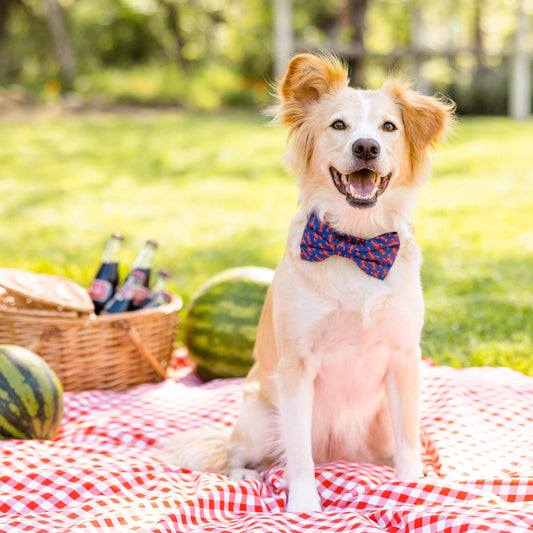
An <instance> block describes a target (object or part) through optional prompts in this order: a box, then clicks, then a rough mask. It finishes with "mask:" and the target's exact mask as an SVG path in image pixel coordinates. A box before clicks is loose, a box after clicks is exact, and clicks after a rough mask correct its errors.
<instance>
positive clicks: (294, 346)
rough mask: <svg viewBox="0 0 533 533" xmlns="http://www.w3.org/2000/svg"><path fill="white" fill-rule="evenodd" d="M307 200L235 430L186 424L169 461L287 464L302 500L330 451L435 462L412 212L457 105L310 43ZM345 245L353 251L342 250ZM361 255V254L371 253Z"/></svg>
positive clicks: (296, 72)
mask: <svg viewBox="0 0 533 533" xmlns="http://www.w3.org/2000/svg"><path fill="white" fill-rule="evenodd" d="M275 114H276V117H277V120H278V121H279V122H281V123H282V124H284V125H286V126H288V128H289V136H288V144H287V151H286V153H285V155H284V163H285V165H286V167H287V168H288V169H289V170H290V171H292V173H294V175H295V176H296V180H297V184H298V188H299V209H298V211H297V213H296V214H295V216H294V217H293V219H292V221H291V223H290V227H289V232H288V239H287V247H286V252H285V255H284V256H283V258H282V259H281V262H280V263H279V265H278V267H277V269H276V271H275V275H274V279H273V281H272V283H271V285H270V287H269V290H268V292H267V295H266V299H265V303H264V307H263V311H262V314H261V318H260V322H259V328H258V332H257V338H256V342H255V348H254V356H255V364H254V366H253V367H252V369H251V370H250V372H249V374H248V376H247V378H246V381H245V385H244V400H243V405H242V408H241V411H240V414H239V416H238V419H237V422H236V424H235V426H234V428H233V430H232V432H231V434H229V435H225V434H222V433H217V432H214V431H209V430H202V429H199V430H192V431H187V432H183V433H179V434H178V435H176V436H175V437H173V438H171V439H170V440H169V441H168V442H167V443H166V445H165V446H164V452H165V454H166V457H167V459H168V460H169V461H170V462H171V463H174V464H176V465H179V466H181V467H186V468H190V469H192V470H202V471H211V472H218V473H221V474H226V475H230V476H231V477H234V478H240V479H246V478H257V477H258V474H257V472H258V471H261V470H263V469H266V468H268V467H270V466H272V465H277V464H286V467H285V476H286V480H287V485H288V501H287V510H288V511H298V512H304V511H307V512H308V511H316V510H320V509H321V503H320V498H319V495H318V491H317V488H316V485H315V476H314V469H315V464H320V463H327V462H331V461H335V460H344V461H353V462H359V463H361V462H364V463H374V464H384V465H389V466H391V467H393V468H395V469H396V471H397V476H398V478H399V479H401V480H405V479H414V478H418V477H421V476H423V465H422V460H421V447H420V442H419V364H420V358H421V353H420V348H419V342H420V335H421V330H422V325H423V319H424V302H423V295H422V289H421V283H420V265H421V261H422V256H421V252H420V249H419V247H418V245H417V244H416V242H415V240H414V234H413V229H412V228H413V219H412V214H411V211H412V209H413V206H414V203H415V197H416V194H417V189H418V188H419V186H420V185H421V184H423V183H424V182H425V180H426V178H427V177H428V175H429V172H430V159H429V153H428V152H429V151H430V150H429V149H430V148H432V147H434V145H436V143H438V142H439V141H442V140H444V139H445V137H446V134H447V132H448V130H449V127H450V124H451V122H452V120H453V105H452V104H451V103H449V102H445V101H443V100H440V99H437V98H435V97H429V96H424V95H421V94H418V93H416V92H415V91H413V90H411V89H409V88H408V87H407V86H406V85H404V84H403V83H401V82H398V81H386V82H385V83H384V84H383V87H382V88H380V89H377V90H361V89H354V88H351V87H350V86H349V80H348V73H347V70H346V68H345V67H344V65H343V64H342V62H341V61H340V60H338V59H337V58H336V57H334V56H317V55H313V54H300V55H297V56H295V57H294V58H293V59H292V60H291V61H290V63H289V65H288V70H287V73H286V75H285V77H284V79H283V80H282V81H281V84H280V85H279V98H278V103H277V105H276V106H275ZM339 250H340V251H339ZM356 256H357V257H356Z"/></svg>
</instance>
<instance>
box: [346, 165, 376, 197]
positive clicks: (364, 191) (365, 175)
mask: <svg viewBox="0 0 533 533" xmlns="http://www.w3.org/2000/svg"><path fill="white" fill-rule="evenodd" d="M374 176H375V174H374V173H373V172H370V171H368V170H360V171H358V172H353V173H352V174H350V176H349V177H348V183H349V184H350V185H351V188H353V189H355V192H356V193H357V194H358V195H359V196H367V195H369V194H372V192H373V190H374Z"/></svg>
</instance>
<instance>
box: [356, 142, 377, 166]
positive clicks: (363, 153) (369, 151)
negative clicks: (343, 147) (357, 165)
mask: <svg viewBox="0 0 533 533" xmlns="http://www.w3.org/2000/svg"><path fill="white" fill-rule="evenodd" d="M380 150H381V148H380V146H379V144H378V142H377V141H375V140H374V139H358V140H357V141H355V142H354V143H353V146H352V152H353V155H354V156H355V157H357V158H359V159H362V160H363V161H368V160H369V159H376V157H377V156H378V155H379V152H380Z"/></svg>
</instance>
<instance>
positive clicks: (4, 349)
mask: <svg viewBox="0 0 533 533" xmlns="http://www.w3.org/2000/svg"><path fill="white" fill-rule="evenodd" d="M62 416H63V388H62V387H61V383H60V382H59V380H58V378H57V376H56V375H55V373H54V372H53V370H52V369H51V368H50V367H49V366H48V365H47V364H46V362H45V361H44V360H43V359H41V358H40V357H39V356H38V355H36V354H34V353H33V352H31V351H30V350H26V348H22V347H20V346H15V345H13V344H0V439H2V440H4V439H53V438H54V437H55V435H56V433H57V430H58V428H59V424H60V422H61V418H62Z"/></svg>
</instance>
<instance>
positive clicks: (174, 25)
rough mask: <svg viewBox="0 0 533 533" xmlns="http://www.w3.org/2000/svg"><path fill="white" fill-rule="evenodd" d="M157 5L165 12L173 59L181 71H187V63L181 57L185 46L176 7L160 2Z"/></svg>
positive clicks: (173, 3)
mask: <svg viewBox="0 0 533 533" xmlns="http://www.w3.org/2000/svg"><path fill="white" fill-rule="evenodd" d="M159 4H160V5H161V6H162V7H163V8H164V9H165V10H166V12H167V23H168V27H169V28H170V31H171V33H172V35H173V36H174V58H175V61H177V63H178V65H179V66H180V67H181V68H182V69H183V70H187V69H188V67H189V63H188V61H187V59H186V58H185V57H184V55H183V47H184V46H185V44H186V43H185V38H184V37H183V32H182V31H181V26H180V17H179V11H178V7H177V5H176V3H175V2H173V1H170V2H169V1H167V0H160V1H159Z"/></svg>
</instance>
